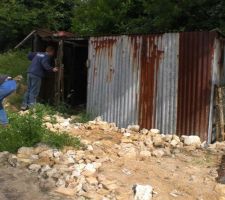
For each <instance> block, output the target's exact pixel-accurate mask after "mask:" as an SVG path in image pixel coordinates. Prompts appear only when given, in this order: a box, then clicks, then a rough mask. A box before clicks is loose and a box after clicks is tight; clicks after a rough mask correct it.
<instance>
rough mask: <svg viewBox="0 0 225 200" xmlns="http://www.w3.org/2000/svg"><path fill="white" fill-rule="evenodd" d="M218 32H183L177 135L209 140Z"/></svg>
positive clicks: (181, 37)
mask: <svg viewBox="0 0 225 200" xmlns="http://www.w3.org/2000/svg"><path fill="white" fill-rule="evenodd" d="M215 37H216V33H215V32H190V33H180V47H179V74H178V108H177V134H179V135H182V134H185V135H190V134H196V135H199V136H200V137H201V139H202V140H207V139H208V138H207V137H208V125H209V124H208V122H209V105H210V94H211V81H212V80H211V78H212V76H211V73H212V72H211V70H212V59H213V53H214V48H213V47H214V40H215Z"/></svg>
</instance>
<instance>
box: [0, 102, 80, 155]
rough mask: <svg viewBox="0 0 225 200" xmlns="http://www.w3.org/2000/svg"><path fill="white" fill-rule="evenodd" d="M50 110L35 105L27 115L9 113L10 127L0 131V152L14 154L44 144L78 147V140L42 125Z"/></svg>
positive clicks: (59, 146)
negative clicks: (24, 148) (21, 148)
mask: <svg viewBox="0 0 225 200" xmlns="http://www.w3.org/2000/svg"><path fill="white" fill-rule="evenodd" d="M49 112H52V110H51V108H49V107H46V109H45V106H42V105H37V106H35V107H34V108H33V109H31V110H30V112H29V113H28V114H25V115H18V114H17V113H10V114H9V120H10V126H9V127H7V128H1V129H0V151H9V152H16V151H17V149H18V148H20V147H22V146H27V147H30V146H34V145H35V144H37V143H40V142H42V143H46V144H48V145H50V146H53V147H58V148H62V147H63V146H73V147H80V146H81V144H80V141H79V139H77V138H75V137H72V136H69V135H67V134H65V133H62V134H55V133H53V132H51V131H50V130H48V129H47V128H46V127H45V126H44V125H43V117H44V116H45V115H46V113H49Z"/></svg>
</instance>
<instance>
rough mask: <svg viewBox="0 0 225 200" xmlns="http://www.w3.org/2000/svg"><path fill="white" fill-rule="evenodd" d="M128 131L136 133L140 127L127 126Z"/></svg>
mask: <svg viewBox="0 0 225 200" xmlns="http://www.w3.org/2000/svg"><path fill="white" fill-rule="evenodd" d="M127 129H128V130H131V131H134V132H138V131H139V130H140V126H139V125H129V126H128V127H127Z"/></svg>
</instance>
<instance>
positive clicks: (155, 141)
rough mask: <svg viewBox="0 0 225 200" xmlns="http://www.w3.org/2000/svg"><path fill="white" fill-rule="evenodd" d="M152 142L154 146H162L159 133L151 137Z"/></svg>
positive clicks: (162, 142)
mask: <svg viewBox="0 0 225 200" xmlns="http://www.w3.org/2000/svg"><path fill="white" fill-rule="evenodd" d="M153 144H154V146H155V147H163V146H164V141H163V139H162V137H161V136H160V135H156V136H155V137H153Z"/></svg>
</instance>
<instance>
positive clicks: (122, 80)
mask: <svg viewBox="0 0 225 200" xmlns="http://www.w3.org/2000/svg"><path fill="white" fill-rule="evenodd" d="M140 45H141V39H140V37H135V38H133V37H131V36H130V37H128V36H111V37H96V38H90V40H89V62H90V67H89V70H88V102H87V111H88V112H89V113H90V114H92V116H95V117H96V116H101V117H102V118H103V119H104V120H107V121H109V122H116V123H117V124H118V126H120V127H126V126H127V125H128V124H136V123H137V122H138V109H139V108H138V104H139V103H138V101H139V71H140V59H139V58H140V53H141V52H140V50H139V46H140ZM131 55H133V56H131Z"/></svg>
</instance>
